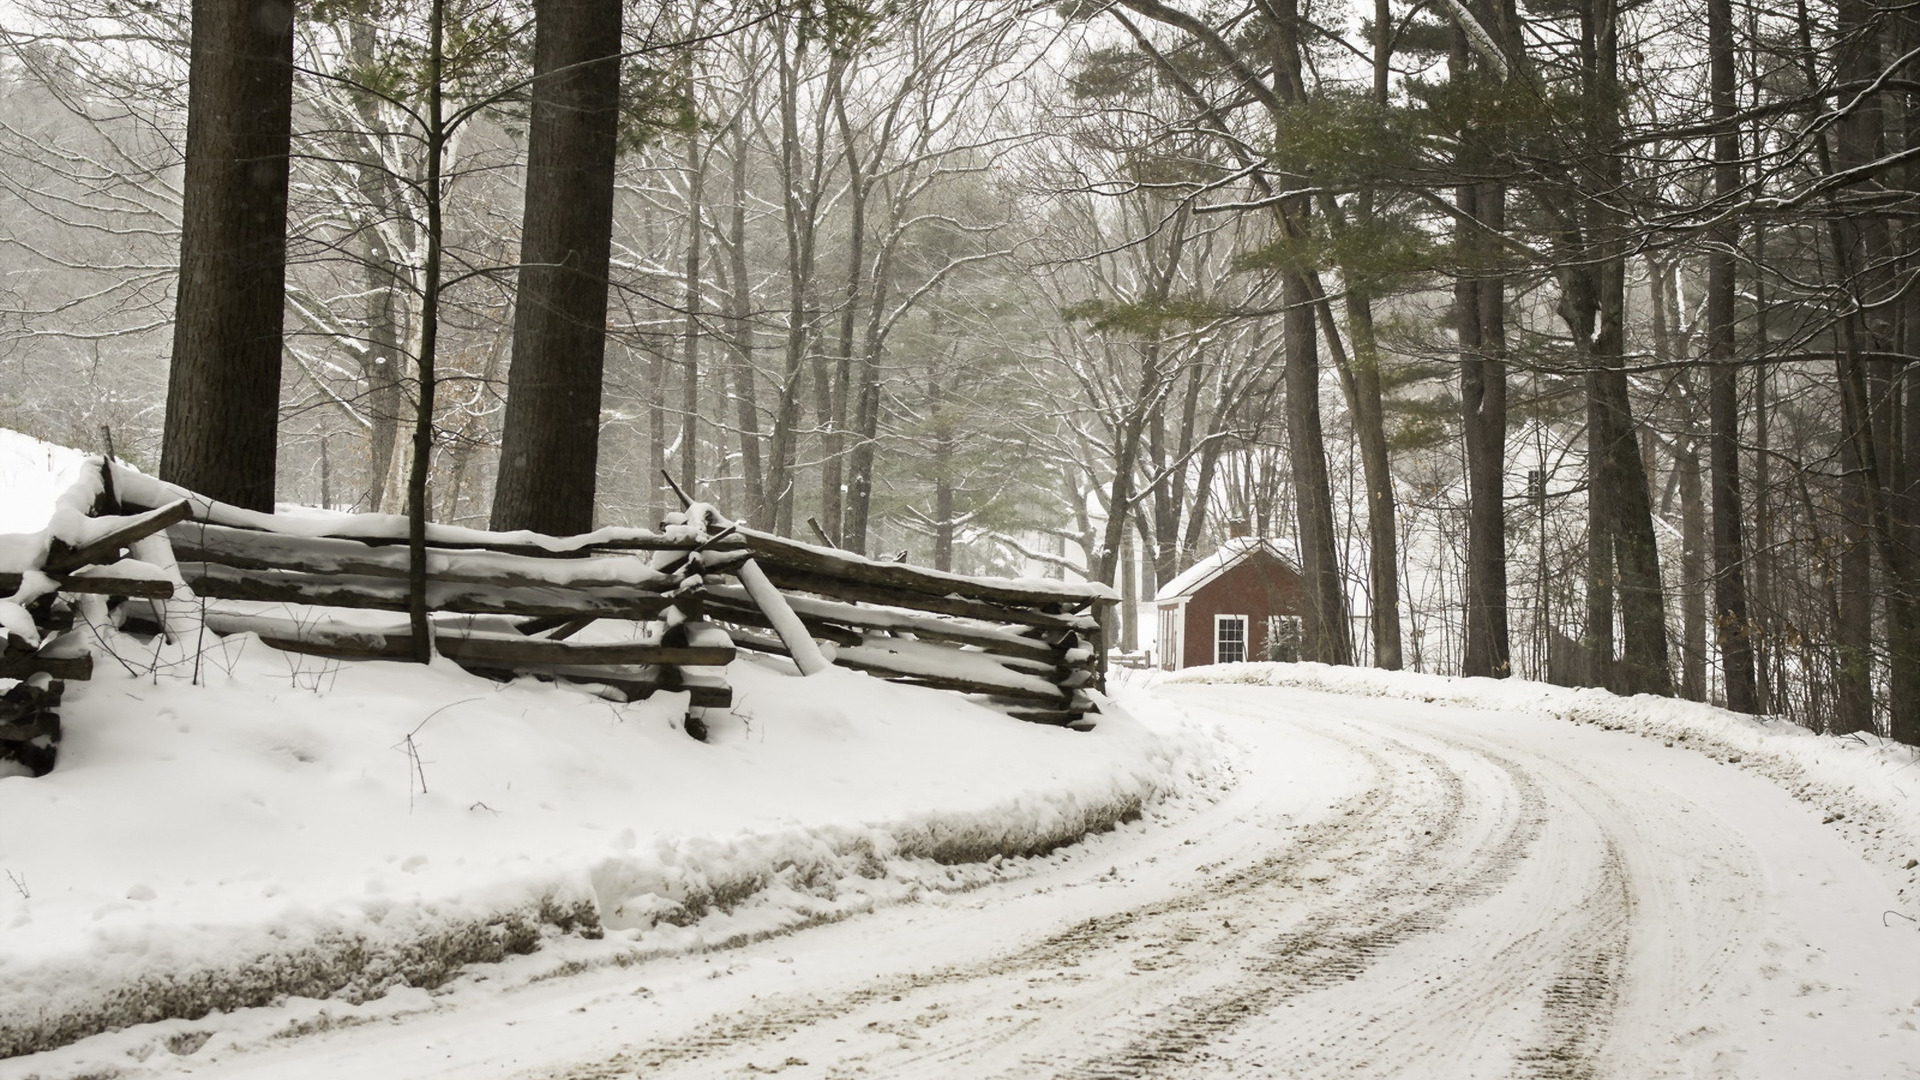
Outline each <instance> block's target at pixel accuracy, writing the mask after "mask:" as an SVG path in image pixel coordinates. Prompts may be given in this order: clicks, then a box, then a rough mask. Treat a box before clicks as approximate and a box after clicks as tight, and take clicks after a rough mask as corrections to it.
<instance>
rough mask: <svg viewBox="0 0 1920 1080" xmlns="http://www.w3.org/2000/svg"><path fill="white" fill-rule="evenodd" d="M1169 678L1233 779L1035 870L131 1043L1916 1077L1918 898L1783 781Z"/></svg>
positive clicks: (169, 1067) (513, 1061)
mask: <svg viewBox="0 0 1920 1080" xmlns="http://www.w3.org/2000/svg"><path fill="white" fill-rule="evenodd" d="M1152 699H1153V700H1155V701H1157V702H1159V703H1160V705H1159V707H1163V708H1166V709H1170V710H1179V711H1184V712H1186V713H1187V714H1188V715H1189V716H1190V717H1192V718H1194V719H1197V720H1202V721H1206V722H1216V723H1218V724H1220V725H1221V727H1222V728H1223V729H1224V730H1225V732H1226V734H1227V736H1228V738H1229V739H1230V740H1231V741H1232V742H1233V743H1234V744H1236V745H1237V746H1238V747H1240V748H1241V751H1242V754H1241V756H1240V757H1239V758H1238V759H1237V761H1236V762H1235V766H1234V768H1235V772H1236V782H1235V783H1234V784H1233V786H1232V787H1231V788H1230V789H1229V790H1228V791H1226V792H1225V793H1224V794H1223V795H1222V796H1221V798H1220V799H1219V800H1218V801H1217V802H1215V803H1212V804H1210V805H1206V806H1203V807H1201V808H1199V809H1197V810H1195V811H1193V812H1191V813H1187V814H1180V815H1173V816H1169V817H1166V818H1162V819H1150V820H1148V821H1146V822H1141V823H1136V824H1134V825H1131V826H1128V827H1126V828H1123V829H1122V830H1120V831H1119V832H1117V833H1115V834H1112V835H1109V836H1105V837H1101V838H1097V839H1095V840H1094V841H1092V842H1090V843H1089V844H1088V845H1085V846H1084V847H1083V848H1082V849H1080V850H1077V851H1075V852H1073V853H1071V854H1068V855H1066V856H1065V857H1060V858H1055V859H1052V860H1047V861H1045V862H1044V864H1042V865H1040V866H1038V867H1037V868H1036V871H1035V872H1034V873H1031V874H1028V875H1025V876H1020V877H1017V878H1016V879H1014V880H1009V881H1005V882H1001V883H997V884H993V885H990V886H987V887H984V888H981V889H978V890H975V891H972V892H969V893H963V894H959V895H941V894H931V895H929V896H928V897H926V898H925V900H924V901H923V902H921V903H916V904H907V905H901V906H897V907H893V908H890V909H885V910H882V911H880V912H877V913H875V914H871V915H867V916H861V917H858V918H855V919H852V920H848V921H846V922H841V923H838V924H835V925H830V926H824V927H818V928H815V929H811V930H807V931H804V932H801V933H797V934H792V935H787V936H782V937H776V938H772V939H769V940H766V941H763V942H760V943H758V944H755V945H750V946H747V947H744V948H740V949H736V950H731V951H724V952H718V953H710V954H706V955H702V956H691V957H684V958H677V959H668V960H662V961H658V962H655V963H650V964H646V965H643V966H640V967H636V968H631V969H624V970H622V969H615V970H608V971H599V972H589V973H587V974H584V975H580V976H577V977H574V978H570V979H564V980H554V981H549V982H544V983H539V984H535V985H533V986H529V987H525V988H522V989H519V990H515V991H512V992H510V993H506V994H499V995H476V994H471V993H462V994H458V995H454V998H453V999H452V1000H450V1001H449V1002H445V1003H442V1005H440V1006H438V1007H430V1008H426V1009H424V1010H423V1011H422V1012H420V1013H418V1014H416V1015H413V1016H410V1017H406V1018H403V1019H400V1020H397V1021H395V1022H393V1023H379V1024H370V1025H362V1026H358V1027H352V1028H345V1029H336V1030H332V1031H325V1032H321V1033H318V1034H310V1035H304V1036H301V1037H298V1038H292V1039H286V1038H281V1039H274V1040H270V1041H263V1042H261V1043H260V1044H256V1045H255V1046H254V1047H251V1048H248V1049H238V1048H236V1050H235V1051H232V1052H226V1053H221V1054H219V1055H217V1057H211V1058H210V1057H209V1055H196V1056H194V1057H180V1058H176V1059H174V1060H173V1061H172V1062H171V1063H168V1064H166V1065H162V1063H160V1062H158V1061H151V1062H147V1063H146V1065H147V1066H148V1067H149V1068H152V1067H160V1068H161V1069H162V1070H163V1071H168V1072H171V1071H174V1070H178V1071H179V1072H181V1073H188V1072H190V1073H192V1074H193V1075H198V1076H259V1077H274V1078H276V1080H286V1078H294V1077H302V1076H314V1077H321V1076H324V1077H329V1078H332V1077H339V1076H354V1077H381V1076H392V1077H408V1078H422V1077H430V1076H446V1077H462V1078H466V1077H539V1078H556V1080H557V1078H563V1077H564V1078H569V1080H574V1078H589V1077H623V1076H625V1077H630V1076H635V1075H639V1076H644V1077H649V1078H651V1077H690V1078H691V1077H700V1078H710V1077H718V1076H730V1075H757V1074H764V1073H779V1074H780V1075H782V1076H786V1077H792V1078H795V1080H798V1078H807V1077H852V1076H878V1077H926V1078H929V1080H932V1078H941V1080H946V1078H961V1077H983V1078H984V1077H1035V1078H1041V1077H1133V1076H1151V1077H1259V1076H1272V1077H1329V1076H1355V1077H1388V1076H1406V1077H1430V1078H1441V1080H1446V1078H1456V1077H1459V1078H1464V1077H1549V1078H1553V1077H1618V1078H1635V1080H1640V1078H1651V1077H1717V1076H1725V1077H1738V1078H1742V1080H1758V1078H1769V1077H1843V1076H1858V1077H1874V1078H1892V1077H1903V1076H1916V1075H1920V1031H1916V1025H1920V933H1916V932H1915V929H1914V927H1913V926H1912V925H1910V924H1909V923H1908V922H1907V921H1905V920H1904V918H1903V917H1900V916H1899V915H1898V914H1897V913H1898V911H1900V910H1904V909H1905V908H1907V907H1910V906H1911V905H1908V904H1906V903H1905V902H1904V901H1902V900H1899V899H1898V898H1896V896H1895V889H1894V886H1893V885H1892V884H1891V883H1890V882H1889V880H1888V878H1887V877H1886V876H1884V875H1883V874H1882V873H1881V872H1879V871H1878V870H1876V869H1875V868H1874V867H1873V866H1872V865H1870V864H1869V863H1868V862H1866V861H1865V860H1864V859H1863V858H1862V857H1861V855H1860V854H1859V853H1858V852H1857V851H1856V850H1855V849H1854V847H1852V846H1850V845H1849V844H1848V843H1847V841H1846V840H1845V839H1844V838H1843V837H1842V836H1841V834H1840V833H1839V832H1838V831H1837V829H1836V828H1835V827H1833V826H1832V825H1830V824H1823V822H1822V818H1821V814H1820V813H1819V812H1818V811H1816V810H1814V809H1813V808H1811V807H1809V806H1807V805H1806V804H1804V803H1801V802H1797V801H1795V800H1794V799H1792V798H1791V797H1789V796H1788V795H1787V794H1786V793H1785V792H1783V791H1782V790H1781V789H1780V788H1779V787H1777V786H1776V785H1774V784H1772V783H1770V782H1768V781H1766V780H1764V779H1761V778H1759V777H1756V776H1754V775H1752V774H1750V773H1748V772H1745V771H1743V770H1741V769H1739V768H1736V767H1731V766H1729V765H1726V764H1722V763H1720V762H1717V761H1715V760H1713V759H1712V758H1710V757H1708V756H1705V755H1702V754H1699V753H1696V752H1694V751H1691V750H1688V749H1686V748H1685V747H1669V746H1663V745H1662V744H1661V743H1660V742H1659V741H1657V740H1653V739H1648V738H1644V737H1641V736H1637V735H1632V734H1626V733H1621V732H1612V731H1605V730H1601V729H1598V728H1595V727H1591V726H1581V725H1577V724H1573V723H1569V722H1566V721H1563V720H1556V719H1551V718H1546V717H1542V716H1538V715H1520V714H1515V713H1502V712H1492V711H1484V710H1479V709H1469V708H1459V707H1450V706H1446V705H1439V704H1425V703H1422V702H1419V701H1413V702H1408V701H1399V700H1388V699H1378V698H1354V697H1346V696H1339V695H1331V694H1323V693H1316V692H1312V691H1306V690H1297V689H1287V688H1281V687H1266V686H1226V685H1220V686H1163V687H1160V688H1157V689H1156V690H1154V691H1153V692H1152ZM423 997H424V995H423ZM422 1004H424V1001H423V1002H422ZM209 1049H210V1050H211V1048H209ZM136 1071H138V1067H136Z"/></svg>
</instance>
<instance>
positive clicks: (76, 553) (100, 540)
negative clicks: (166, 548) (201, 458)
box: [43, 499, 191, 577]
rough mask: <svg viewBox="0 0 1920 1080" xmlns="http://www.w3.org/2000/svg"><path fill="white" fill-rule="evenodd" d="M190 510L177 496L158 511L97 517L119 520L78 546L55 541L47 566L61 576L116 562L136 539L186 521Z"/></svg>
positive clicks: (50, 572) (46, 567)
mask: <svg viewBox="0 0 1920 1080" xmlns="http://www.w3.org/2000/svg"><path fill="white" fill-rule="evenodd" d="M190 512H191V507H190V506H189V505H188V504H187V500H185V499H176V500H174V501H173V502H170V503H168V504H167V505H165V506H163V507H160V508H159V509H157V510H149V511H147V512H146V513H143V514H133V515H130V516H126V517H123V518H119V519H113V518H96V519H95V520H96V521H102V522H109V521H112V522H116V523H115V524H114V525H113V526H112V527H111V528H110V529H108V531H107V532H105V533H102V534H101V535H100V536H98V537H96V538H95V539H93V540H90V541H88V542H87V543H85V544H81V545H80V546H78V547H70V546H68V545H67V544H66V543H65V542H64V541H61V540H57V539H56V540H54V541H53V543H52V544H51V545H49V547H48V550H47V559H46V564H45V566H44V567H43V569H44V570H45V571H46V572H47V573H48V574H49V575H51V576H54V577H60V576H61V575H64V574H66V573H68V572H70V571H74V570H78V569H80V568H81V567H83V566H88V565H91V564H93V563H105V562H112V561H114V560H115V559H118V558H119V557H120V553H121V552H123V551H125V550H126V549H127V548H130V547H132V546H133V545H134V544H135V543H136V542H138V541H140V540H142V539H144V538H146V537H148V536H151V535H153V534H154V533H157V532H159V531H160V530H162V529H164V528H166V527H167V526H169V525H172V524H174V523H175V522H180V521H185V520H186V519H187V515H188V514H189V513H190Z"/></svg>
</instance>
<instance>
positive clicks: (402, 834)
mask: <svg viewBox="0 0 1920 1080" xmlns="http://www.w3.org/2000/svg"><path fill="white" fill-rule="evenodd" d="M101 645H102V648H103V655H102V660H103V661H104V662H102V663H100V664H99V665H98V666H97V668H96V675H95V678H94V680H93V681H92V682H91V683H87V684H76V685H74V686H72V687H71V688H70V689H69V692H68V697H67V703H66V706H65V709H64V713H65V730H66V737H65V741H64V743H63V745H62V748H61V757H60V764H59V767H58V768H57V769H56V770H55V771H54V772H53V773H52V774H50V775H48V776H46V777H43V778H40V779H30V778H25V777H11V778H6V779H0V822H4V823H6V828H5V829H4V830H0V869H4V870H5V872H6V874H7V880H6V881H5V882H0V885H4V886H5V888H4V889H0V1055H9V1054H19V1053H22V1052H26V1051H31V1050H37V1049H43V1048H45V1047H47V1046H51V1045H56V1044H58V1043H61V1042H66V1041H70V1040H71V1039H74V1038H77V1037H80V1036H85V1035H89V1034H92V1033H94V1032H97V1031H101V1030H104V1029H107V1028H113V1027H121V1026H124V1025H127V1024H132V1023H139V1022H143V1021H152V1020H159V1019H162V1018H165V1017H171V1016H197V1015H200V1014H202V1013H204V1012H205V1011H206V1010H207V1009H209V1008H220V1009H232V1008H237V1007H242V1006H255V1005H264V1004H269V1003H275V1002H279V1001H283V1000H285V999H286V998H287V997H288V996H300V997H309V998H326V997H331V996H337V997H339V998H342V999H345V1000H349V1001H358V1000H363V999H365V998H368V997H373V996H377V995H379V994H381V993H382V992H383V991H385V990H387V989H388V988H389V987H392V986H396V985H407V986H413V987H427V988H430V987H434V986H437V985H439V984H440V983H442V982H443V981H445V980H446V979H447V978H449V977H450V976H451V975H453V974H454V973H455V971H456V970H457V969H459V968H460V966H461V965H462V964H464V963H467V962H471V961H477V960H497V959H500V958H501V957H503V956H506V955H510V954H514V953H524V952H529V951H532V950H534V949H536V948H538V947H539V946H540V945H541V943H542V942H543V941H549V940H551V939H554V938H556V937H558V936H561V935H573V936H575V937H582V938H601V937H602V936H603V935H604V940H603V941H601V942H600V943H599V944H597V945H596V946H595V947H592V948H584V949H578V948H577V949H575V950H573V951H569V952H565V953H564V956H565V958H566V959H567V960H568V961H570V962H576V963H588V964H601V963H627V962H630V961H631V960H632V959H634V958H636V957H640V956H646V955H655V954H660V953H670V952H680V951H687V950H697V949H702V948H709V947H712V946H714V945H716V944H721V943H725V942H729V941H733V940H738V939H742V938H750V937H754V936H758V935H765V934H770V933H775V932H778V931H781V930H785V929H791V928H793V927H795V926H798V925H803V924H808V923H817V922H821V921H827V920H833V919H838V918H841V917H844V916H846V915H848V914H851V913H854V912H859V911H864V910H868V909H871V908H873V907H874V906H876V905H882V904H888V903H893V902H896V901H899V900H903V899H908V898H911V897H913V896H915V895H917V894H918V893H920V892H921V891H923V890H926V889H955V888H965V887H968V886H970V885H974V884H977V883H979V882H983V881H987V880H992V879H994V878H996V877H999V876H1002V875H1004V874H1008V873H1017V872H1019V871H1018V869H1017V867H1018V865H1019V862H1018V860H1019V857H1020V856H1030V855H1036V854H1041V853H1044V852H1047V851H1049V850H1051V849H1053V848H1055V847H1057V846H1059V845H1061V844H1066V843H1071V842H1073V841H1076V840H1078V839H1080V838H1082V837H1083V836H1085V835H1086V834H1087V833H1088V832H1090V831H1099V830H1103V829H1106V828H1110V827H1111V826H1113V825H1114V824H1115V823H1117V822H1119V821H1121V820H1123V819H1127V818H1130V817H1133V816H1136V815H1138V814H1139V813H1140V811H1141V809H1142V807H1143V806H1144V805H1145V804H1147V803H1148V802H1149V801H1151V800H1154V799H1156V798H1159V797H1161V796H1162V795H1164V794H1165V793H1168V792H1171V791H1175V790H1178V789H1181V788H1183V787H1184V786H1187V785H1189V784H1191V783H1193V782H1194V781H1195V780H1196V779H1197V778H1198V777H1199V776H1200V775H1201V774H1202V773H1203V772H1204V770H1205V768H1206V748H1205V746H1204V745H1203V744H1201V743H1199V742H1196V741H1182V740H1181V739H1179V738H1173V739H1169V738H1166V737H1162V736H1158V735H1154V734H1150V733H1148V732H1146V731H1144V730H1143V729H1141V728H1140V727H1139V726H1138V725H1137V724H1135V723H1133V722H1132V721H1130V720H1129V719H1128V718H1127V717H1126V716H1125V715H1124V714H1122V713H1115V714H1113V715H1111V716H1109V717H1108V718H1106V719H1105V720H1104V721H1103V722H1102V723H1101V725H1100V726H1099V728H1098V729H1097V730H1095V731H1093V732H1090V733H1080V732H1073V731H1066V730H1063V729H1058V728H1049V727H1043V726H1037V725H1031V724H1024V723H1020V722H1017V721H1013V720H1009V719H1007V718H1006V717H1004V716H1002V715H1000V714H998V713H995V712H993V711H991V710H989V709H986V708H982V707H980V706H976V705H973V704H970V703H968V702H967V701H965V700H964V699H961V698H958V697H956V696H955V695H952V694H946V693H941V692H937V691H930V690H922V689H917V688H913V687H903V686H896V685H893V684H889V683H884V682H881V681H879V680H876V679H872V678H869V677H867V676H864V675H857V674H854V673H850V672H843V671H838V670H835V671H831V672H828V673H826V674H823V675H819V676H814V677H812V678H809V679H804V680H803V679H800V678H798V677H797V676H794V675H792V674H790V673H786V672H781V671H778V670H775V669H774V667H773V666H772V665H771V664H767V663H761V662H755V661H741V662H738V663H736V664H735V665H734V666H733V667H732V669H731V670H730V671H729V677H730V678H731V679H732V680H733V682H734V686H735V687H736V694H737V702H738V704H737V705H736V706H735V708H734V709H733V710H732V711H731V713H720V714H712V713H710V714H709V717H708V720H709V724H710V728H711V732H710V734H709V742H708V743H705V744H703V743H699V742H695V741H694V740H692V739H690V738H688V737H687V736H686V735H685V734H684V733H682V732H681V731H679V730H678V729H677V724H678V719H679V717H680V715H681V713H682V712H684V700H683V697H684V696H683V695H680V694H661V695H656V696H655V697H654V698H652V699H649V700H647V701H645V702H639V703H634V704H613V703H611V702H608V701H605V700H602V699H600V698H597V697H594V696H591V695H589V694H586V693H583V692H577V691H570V690H562V689H555V688H554V687H552V686H548V685H544V684H538V683H534V682H532V681H530V680H523V681H522V682H520V683H516V684H512V685H506V686H500V685H497V684H493V683H490V682H488V681H486V680H484V679H480V678H477V677H475V676H471V675H468V674H466V673H465V672H463V671H461V670H459V669H458V668H457V667H453V666H451V665H440V664H436V665H435V666H434V667H432V668H431V669H427V670H423V669H421V668H418V667H413V666H410V665H405V664H399V663H377V662H376V663H362V664H349V665H341V664H339V663H331V662H321V661H316V660H312V659H310V658H306V659H303V658H295V657H290V656H287V655H284V654H280V653H277V652H275V651H274V650H272V649H269V648H267V647H265V646H264V645H262V644H260V643H259V642H258V641H257V640H253V639H251V637H235V638H228V639H224V640H218V641H209V642H205V643H196V642H183V643H181V644H180V645H177V646H160V647H158V648H156V647H155V646H154V645H153V644H150V643H141V642H138V641H136V640H135V639H131V638H126V637H120V636H117V635H108V636H106V637H105V638H104V639H103V640H102V642H101ZM202 646H204V652H203V653H201V654H199V655H198V656H196V650H197V649H199V648H201V647H202ZM109 650H110V651H111V653H112V654H113V656H114V659H107V658H106V656H105V655H104V653H105V651H109ZM196 672H197V675H196ZM196 677H197V679H198V681H199V683H200V685H195V679H196ZM1008 860H1013V861H1012V862H1009V861H1008ZM559 962H560V961H558V960H556V963H559Z"/></svg>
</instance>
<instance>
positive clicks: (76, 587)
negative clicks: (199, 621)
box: [0, 563, 175, 600]
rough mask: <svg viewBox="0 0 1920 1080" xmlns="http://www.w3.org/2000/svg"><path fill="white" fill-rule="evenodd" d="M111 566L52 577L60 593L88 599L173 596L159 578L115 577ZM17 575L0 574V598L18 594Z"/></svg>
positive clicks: (171, 587) (171, 588)
mask: <svg viewBox="0 0 1920 1080" xmlns="http://www.w3.org/2000/svg"><path fill="white" fill-rule="evenodd" d="M113 565H114V564H111V563H109V564H108V565H106V566H95V567H92V568H91V569H87V570H81V571H78V572H76V573H71V574H65V575H60V576H53V575H49V576H52V577H53V579H54V581H55V582H56V584H57V586H58V590H59V591H60V592H66V593H87V594H89V595H92V596H130V597H139V598H141V599H144V600H165V599H167V598H169V597H171V596H172V595H173V592H174V588H175V586H174V583H173V582H171V581H167V580H165V579H163V578H156V577H148V576H146V575H133V574H127V573H124V572H120V573H115V572H114V571H113ZM20 580H21V576H20V575H19V574H0V597H4V596H12V595H13V594H14V593H16V592H18V591H20Z"/></svg>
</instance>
